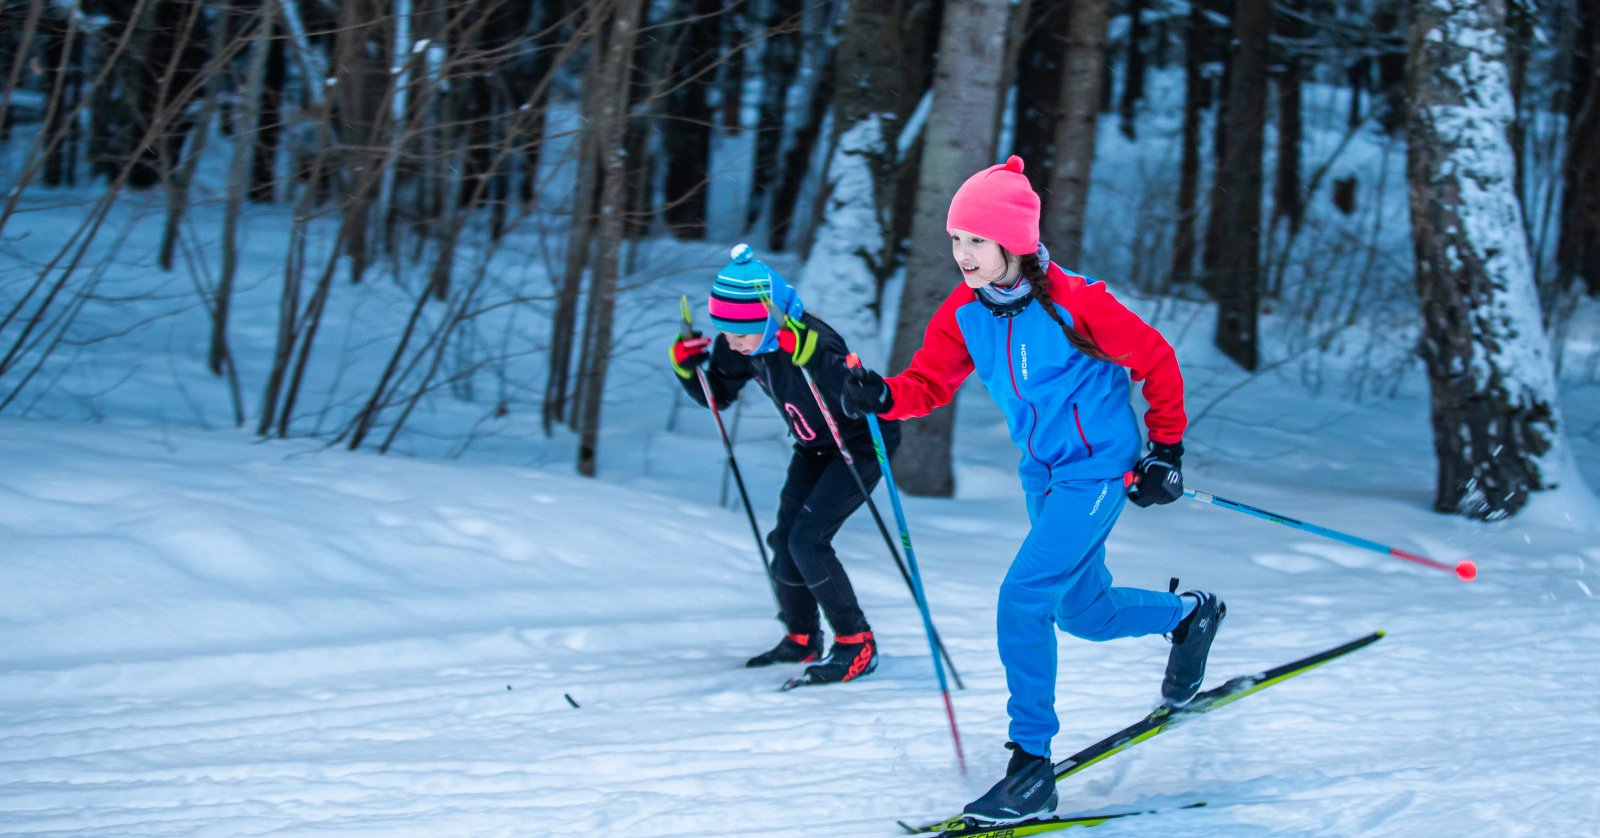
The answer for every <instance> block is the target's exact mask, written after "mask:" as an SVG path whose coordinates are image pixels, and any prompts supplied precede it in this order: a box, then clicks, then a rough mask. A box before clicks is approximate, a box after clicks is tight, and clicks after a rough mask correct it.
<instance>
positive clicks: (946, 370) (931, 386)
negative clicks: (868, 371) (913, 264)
mask: <svg viewBox="0 0 1600 838" xmlns="http://www.w3.org/2000/svg"><path fill="white" fill-rule="evenodd" d="M973 299H974V298H973V295H972V289H971V288H968V287H967V286H966V284H965V283H963V284H961V285H957V286H956V287H955V290H954V291H951V292H950V296H948V297H945V299H944V302H943V303H940V304H939V308H938V310H937V311H935V312H934V313H933V317H932V318H931V319H930V320H928V328H927V329H926V330H924V331H923V333H922V347H921V348H920V349H918V350H917V352H916V354H914V355H912V356H911V365H910V366H908V367H906V368H905V371H904V372H902V373H900V374H899V375H896V376H893V377H891V378H888V379H886V380H885V381H886V383H888V385H889V393H890V395H891V396H893V399H894V402H893V406H892V407H890V408H889V410H888V411H887V412H885V413H882V414H879V415H881V416H882V417H883V418H885V419H907V418H910V417H912V416H927V415H928V414H929V413H932V412H933V409H934V408H936V407H943V406H945V405H947V404H949V403H950V400H951V399H954V398H955V396H956V390H958V389H959V388H960V387H961V382H963V381H965V380H967V376H969V375H971V374H972V369H973V366H972V355H971V354H969V353H968V352H967V341H966V338H964V337H962V336H961V327H960V326H959V325H958V324H957V323H956V309H958V308H961V307H962V306H964V305H966V304H967V303H970V302H972V301H973Z"/></svg>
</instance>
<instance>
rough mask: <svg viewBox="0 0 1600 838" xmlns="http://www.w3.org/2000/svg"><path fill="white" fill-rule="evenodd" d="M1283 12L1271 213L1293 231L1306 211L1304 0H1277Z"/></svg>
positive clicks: (1281, 17) (1280, 33)
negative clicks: (1302, 146)
mask: <svg viewBox="0 0 1600 838" xmlns="http://www.w3.org/2000/svg"><path fill="white" fill-rule="evenodd" d="M1278 1H1279V2H1280V3H1282V4H1283V9H1284V12H1285V13H1284V14H1280V15H1279V16H1278V18H1277V22H1278V34H1279V36H1280V43H1281V44H1283V46H1281V47H1280V48H1279V49H1280V52H1279V59H1278V67H1279V68H1280V70H1279V71H1278V76H1277V79H1278V159H1277V164H1278V165H1277V172H1276V174H1275V176H1274V177H1273V180H1272V213H1273V216H1274V217H1279V218H1283V219H1284V220H1286V221H1288V222H1289V229H1290V231H1296V230H1298V229H1300V219H1301V217H1302V215H1303V214H1304V211H1305V203H1304V200H1303V199H1302V196H1301V186H1300V139H1301V136H1302V134H1303V130H1302V128H1301V119H1300V89H1301V84H1302V73H1301V67H1300V56H1299V54H1298V51H1299V49H1300V39H1301V38H1303V37H1304V35H1305V26H1304V25H1303V24H1302V23H1301V19H1300V18H1301V15H1303V14H1305V5H1306V4H1305V0H1278Z"/></svg>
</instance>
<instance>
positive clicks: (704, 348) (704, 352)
mask: <svg viewBox="0 0 1600 838" xmlns="http://www.w3.org/2000/svg"><path fill="white" fill-rule="evenodd" d="M710 359H711V338H708V337H706V336H705V335H702V334H700V333H699V332H691V333H689V334H687V335H682V336H680V337H679V338H678V339H677V340H675V341H673V342H672V371H673V372H675V373H677V374H678V377H679V378H685V379H687V378H693V377H694V370H695V367H698V366H700V365H701V364H703V363H705V362H706V361H708V360H710Z"/></svg>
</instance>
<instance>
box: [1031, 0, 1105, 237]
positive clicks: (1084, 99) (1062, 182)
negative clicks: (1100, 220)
mask: <svg viewBox="0 0 1600 838" xmlns="http://www.w3.org/2000/svg"><path fill="white" fill-rule="evenodd" d="M1110 12H1111V3H1110V0H1080V2H1078V3H1075V4H1074V5H1073V9H1072V20H1071V21H1069V22H1068V25H1067V52H1066V55H1065V56H1064V61H1063V63H1062V73H1061V76H1062V79H1061V122H1060V123H1059V124H1058V125H1057V126H1056V133H1055V147H1056V167H1055V171H1054V172H1052V173H1051V175H1050V196H1049V207H1050V215H1049V218H1050V220H1049V221H1048V222H1047V223H1046V222H1041V224H1040V227H1039V229H1040V233H1041V234H1042V235H1043V237H1044V242H1045V245H1046V246H1047V247H1049V248H1050V251H1051V253H1052V254H1053V258H1054V260H1055V261H1056V262H1058V263H1060V264H1062V265H1066V266H1068V267H1071V266H1074V265H1077V264H1078V261H1079V258H1080V257H1081V255H1082V251H1083V228H1084V223H1085V213H1086V212H1087V210H1088V206H1089V183H1090V175H1091V174H1092V170H1093V168H1094V154H1095V140H1096V138H1097V136H1098V130H1097V126H1098V121H1099V116H1100V109H1099V108H1098V107H1097V106H1098V105H1099V104H1100V102H1101V94H1102V93H1103V91H1104V90H1105V83H1104V82H1105V74H1104V72H1103V70H1104V69H1105V66H1106V24H1107V21H1108V20H1109V15H1110ZM1024 171H1026V170H1024Z"/></svg>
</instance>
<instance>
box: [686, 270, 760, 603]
mask: <svg viewBox="0 0 1600 838" xmlns="http://www.w3.org/2000/svg"><path fill="white" fill-rule="evenodd" d="M678 310H679V312H680V313H681V314H682V315H683V336H684V337H685V338H688V337H692V336H693V335H694V321H693V319H692V318H691V315H690V312H689V296H688V295H687V294H685V295H684V296H683V297H682V298H680V299H679V301H678ZM694 372H695V375H697V376H699V377H700V391H701V392H702V393H705V396H706V407H709V408H711V418H713V419H715V420H716V422H717V433H718V434H719V435H720V436H721V437H722V448H723V450H725V451H727V452H728V469H729V470H730V471H732V472H733V482H734V483H736V484H738V486H739V499H740V500H741V501H744V514H745V517H747V518H749V519H750V533H751V534H752V535H754V536H755V537H756V549H757V550H759V551H760V552H761V567H762V568H763V569H765V570H766V573H767V584H768V585H769V586H770V585H772V584H774V583H773V581H772V560H771V559H769V558H767V543H766V542H765V541H763V540H762V538H761V527H760V526H759V525H758V524H756V512H755V508H754V507H752V506H751V505H750V493H749V492H747V491H745V488H744V478H743V477H741V476H740V475H739V461H738V460H737V459H735V458H734V456H733V442H732V441H731V440H729V439H728V429H727V427H725V426H724V425H723V424H722V411H720V410H717V399H716V397H715V396H713V395H712V394H711V382H710V381H708V380H706V371H705V369H704V368H703V367H702V366H701V365H696V366H695V368H694ZM772 598H773V601H777V598H778V592H777V591H776V590H773V592H772Z"/></svg>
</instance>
